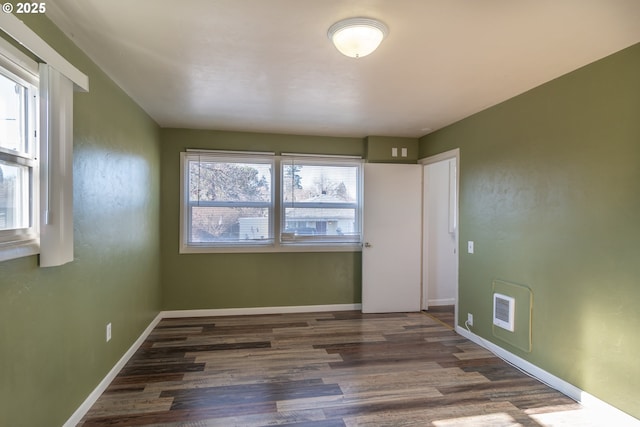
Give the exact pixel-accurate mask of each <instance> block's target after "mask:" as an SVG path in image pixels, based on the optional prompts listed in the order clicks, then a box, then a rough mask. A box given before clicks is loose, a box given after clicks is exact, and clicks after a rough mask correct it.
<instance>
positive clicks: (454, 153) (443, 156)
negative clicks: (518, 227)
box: [418, 148, 460, 326]
mask: <svg viewBox="0 0 640 427" xmlns="http://www.w3.org/2000/svg"><path fill="white" fill-rule="evenodd" d="M451 159H455V160H456V206H455V214H456V218H457V221H456V257H455V264H456V267H455V268H456V284H455V294H454V295H455V297H454V298H455V303H454V324H455V325H456V326H457V324H458V289H459V287H460V148H455V149H453V150H449V151H445V152H443V153H439V154H436V155H433V156H430V157H425V158H423V159H420V160H418V164H420V165H422V167H423V178H422V179H423V183H422V186H423V194H422V198H423V201H422V203H423V206H424V202H425V200H424V188H425V185H426V182H425V176H424V167H425V166H427V165H430V164H434V163H439V162H442V161H446V160H451ZM422 219H423V224H422V251H423V258H422V259H423V262H422V264H423V265H422V271H423V274H422V277H423V281H422V286H421V294H420V306H421V307H423V306H424V301H425V296H426V293H427V292H428V289H429V283H427V280H426V278H424V271H425V269H426V268H427V265H424V264H425V263H424V259H425V258H426V257H428V256H429V254H428V252H426V248H427V247H428V243H429V233H428V227H427V224H425V223H424V212H423V216H422Z"/></svg>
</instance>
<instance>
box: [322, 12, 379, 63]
mask: <svg viewBox="0 0 640 427" xmlns="http://www.w3.org/2000/svg"><path fill="white" fill-rule="evenodd" d="M388 33H389V29H388V28H387V26H386V25H384V24H383V23H382V22H380V21H377V20H375V19H371V18H348V19H343V20H342V21H338V22H336V23H335V24H333V25H332V26H331V27H329V31H328V32H327V36H328V37H329V39H330V40H331V41H332V42H333V44H334V45H335V46H336V49H338V50H339V51H340V53H342V54H343V55H346V56H348V57H350V58H362V57H363V56H367V55H369V54H370V53H371V52H373V51H374V50H376V49H377V48H378V46H380V43H381V42H382V40H383V39H384V38H385V36H386V35H387V34H388Z"/></svg>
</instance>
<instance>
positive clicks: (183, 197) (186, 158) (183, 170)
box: [180, 151, 276, 253]
mask: <svg viewBox="0 0 640 427" xmlns="http://www.w3.org/2000/svg"><path fill="white" fill-rule="evenodd" d="M192 161H202V162H206V161H212V162H220V163H259V164H264V165H268V166H269V167H270V168H271V177H270V183H269V184H270V190H271V197H270V198H271V200H270V202H228V201H190V200H189V168H188V165H189V162H192ZM275 166H276V163H275V159H274V157H273V153H246V152H231V151H209V152H205V151H200V152H198V151H187V152H184V153H180V180H181V182H180V202H181V210H180V225H181V226H180V253H194V252H195V253H197V252H203V251H204V252H209V251H214V252H217V251H219V250H223V251H225V250H231V251H233V250H241V251H242V250H243V249H245V248H248V247H265V246H272V245H273V242H274V240H275V234H274V226H273V224H274V216H275V211H276V209H275V187H276V179H275V170H276V167H275ZM195 207H257V208H263V209H267V210H268V211H269V215H268V217H269V221H268V223H269V225H268V228H269V233H268V236H269V237H268V238H265V239H256V240H238V241H221V242H190V241H189V236H191V220H192V215H191V211H192V209H193V208H195Z"/></svg>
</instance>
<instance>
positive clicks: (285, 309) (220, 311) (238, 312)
mask: <svg viewBox="0 0 640 427" xmlns="http://www.w3.org/2000/svg"><path fill="white" fill-rule="evenodd" d="M361 309H362V304H331V305H297V306H282V307H248V308H214V309H204V310H170V311H163V312H161V313H160V316H161V317H162V318H163V319H171V318H180V317H206V316H245V315H252V314H283V313H313V312H322V311H348V310H361Z"/></svg>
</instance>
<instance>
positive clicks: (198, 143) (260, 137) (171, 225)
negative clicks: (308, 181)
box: [161, 129, 365, 310]
mask: <svg viewBox="0 0 640 427" xmlns="http://www.w3.org/2000/svg"><path fill="white" fill-rule="evenodd" d="M161 141H162V167H161V170H162V180H161V186H162V230H163V231H162V296H163V304H162V306H163V308H164V309H165V310H185V309H211V308H236V307H270V306H298V305H316V304H353V303H359V302H360V301H361V289H360V288H361V256H360V252H325V253H300V252H296V253H292V252H289V253H282V252H280V253H249V254H247V253H244V254H182V255H181V254H179V253H178V243H179V215H180V152H181V151H184V150H185V149H187V148H199V149H219V150H245V151H273V152H276V154H280V153H283V152H285V153H286V152H289V153H320V154H340V155H358V156H362V155H364V151H365V142H364V140H362V139H359V138H332V137H314V136H294V135H273V134H257V133H243V132H222V131H203V130H186V129H162V130H161Z"/></svg>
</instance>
